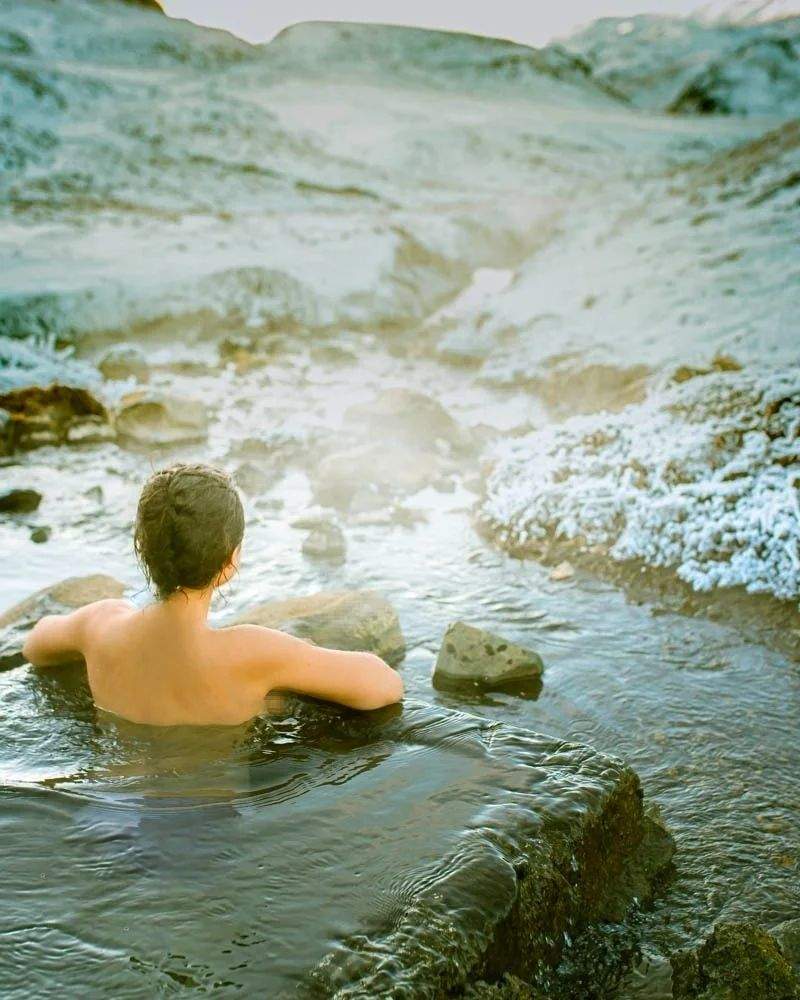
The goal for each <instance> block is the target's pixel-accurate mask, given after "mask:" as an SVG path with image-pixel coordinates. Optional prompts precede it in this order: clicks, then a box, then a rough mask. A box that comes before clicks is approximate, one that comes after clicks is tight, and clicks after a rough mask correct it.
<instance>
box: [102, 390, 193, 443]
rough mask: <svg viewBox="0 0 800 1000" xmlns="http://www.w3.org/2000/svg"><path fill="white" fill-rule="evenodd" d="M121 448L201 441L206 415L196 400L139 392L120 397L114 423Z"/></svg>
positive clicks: (145, 391)
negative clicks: (125, 446)
mask: <svg viewBox="0 0 800 1000" xmlns="http://www.w3.org/2000/svg"><path fill="white" fill-rule="evenodd" d="M115 424H116V428H117V435H118V436H119V438H120V440H121V441H122V443H123V444H126V443H127V444H133V445H139V446H141V447H165V446H169V445H175V444H188V443H191V442H193V441H202V440H204V439H205V437H206V436H207V435H208V414H207V413H206V408H205V406H203V404H202V403H201V402H200V401H199V400H196V399H183V398H180V397H174V396H169V395H166V394H165V393H160V392H149V391H147V390H138V391H136V392H131V393H128V394H127V395H126V396H123V397H122V400H121V402H120V407H119V410H118V411H117V414H116V420H115Z"/></svg>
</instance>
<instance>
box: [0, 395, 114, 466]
mask: <svg viewBox="0 0 800 1000" xmlns="http://www.w3.org/2000/svg"><path fill="white" fill-rule="evenodd" d="M2 411H5V413H6V415H7V426H6V431H5V441H6V444H5V450H6V451H8V452H11V451H14V450H15V449H17V448H22V449H27V448H38V447H42V446H44V445H58V444H81V443H83V444H94V443H97V442H101V441H109V440H111V439H112V438H113V431H112V429H111V425H110V424H109V420H108V412H107V410H106V408H105V406H103V404H102V403H101V402H100V401H99V400H97V399H95V397H94V396H93V395H92V394H91V393H90V392H88V390H86V389H78V388H75V387H73V386H68V385H57V384H56V385H51V386H48V387H47V388H41V387H40V386H29V387H28V388H25V389H13V390H12V391H11V392H5V393H2V394H0V413H1V412H2Z"/></svg>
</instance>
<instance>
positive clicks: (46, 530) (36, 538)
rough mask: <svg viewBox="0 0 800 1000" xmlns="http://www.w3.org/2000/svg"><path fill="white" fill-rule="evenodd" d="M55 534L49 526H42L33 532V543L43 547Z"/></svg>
mask: <svg viewBox="0 0 800 1000" xmlns="http://www.w3.org/2000/svg"><path fill="white" fill-rule="evenodd" d="M52 534H53V529H52V528H51V527H50V526H49V525H47V524H41V525H39V526H38V527H36V528H34V529H33V530H32V531H31V541H32V542H35V543H36V544H37V545H42V544H43V543H44V542H49V541H50V536H51V535H52Z"/></svg>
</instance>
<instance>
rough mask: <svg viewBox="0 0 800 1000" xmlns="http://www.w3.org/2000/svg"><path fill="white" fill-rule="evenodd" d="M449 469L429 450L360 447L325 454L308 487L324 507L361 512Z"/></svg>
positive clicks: (409, 491) (415, 489) (413, 489)
mask: <svg viewBox="0 0 800 1000" xmlns="http://www.w3.org/2000/svg"><path fill="white" fill-rule="evenodd" d="M448 468H449V466H447V463H446V461H445V460H443V459H442V458H441V457H440V456H439V455H437V454H435V453H434V452H431V451H422V452H417V451H413V450H411V449H410V448H408V447H404V446H397V447H387V446H386V444H372V445H362V446H360V447H357V448H351V449H349V450H347V451H337V452H334V453H333V454H331V455H326V456H325V458H323V459H322V460H321V461H320V462H319V463H318V464H317V466H316V468H315V469H314V470H313V471H312V473H311V486H312V489H313V492H314V499H315V500H316V501H317V502H318V503H320V504H322V505H323V506H325V507H336V508H337V509H339V510H348V509H354V510H359V511H363V510H369V509H375V508H376V507H380V506H384V505H385V504H386V503H388V502H389V501H390V500H391V499H392V498H394V497H399V496H409V495H411V494H413V493H416V492H418V491H419V490H421V489H423V488H424V487H425V486H428V485H430V484H432V483H434V482H436V481H437V480H438V479H440V478H441V476H442V473H443V472H444V471H446V470H447V469H448ZM356 501H358V502H356Z"/></svg>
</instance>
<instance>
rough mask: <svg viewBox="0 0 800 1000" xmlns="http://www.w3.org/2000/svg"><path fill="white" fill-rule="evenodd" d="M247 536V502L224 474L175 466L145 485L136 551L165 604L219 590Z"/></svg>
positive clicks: (137, 516) (202, 467) (141, 500)
mask: <svg viewBox="0 0 800 1000" xmlns="http://www.w3.org/2000/svg"><path fill="white" fill-rule="evenodd" d="M243 535H244V511H243V509H242V502H241V500H240V498H239V494H238V493H237V491H236V488H235V487H234V485H233V483H232V482H231V480H230V478H229V477H228V476H227V475H226V474H225V473H224V472H222V471H221V470H219V469H214V468H212V467H211V466H208V465H173V466H171V467H170V468H168V469H162V470H161V471H160V472H156V473H154V474H153V475H152V476H151V477H150V479H148V480H147V482H146V483H145V484H144V487H143V489H142V493H141V496H140V497H139V507H138V510H137V512H136V529H135V532H134V540H133V542H134V549H135V550H136V555H137V557H138V559H139V562H140V564H141V566H142V570H143V571H144V574H145V576H146V577H147V579H148V581H149V582H151V583H152V584H153V586H154V587H155V589H156V593H157V594H158V597H159V598H160V599H161V600H164V599H165V598H167V597H169V596H170V595H171V594H174V593H175V592H176V591H179V590H204V589H206V588H207V587H209V586H212V585H213V584H215V583H216V581H217V580H218V578H219V574H220V572H221V571H222V570H223V569H224V568H225V567H226V566H227V565H228V563H229V562H230V559H231V556H232V555H233V553H234V552H235V550H236V549H237V547H238V546H239V544H240V543H241V541H242V536H243Z"/></svg>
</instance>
